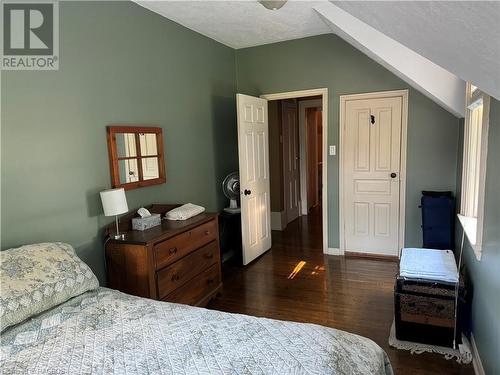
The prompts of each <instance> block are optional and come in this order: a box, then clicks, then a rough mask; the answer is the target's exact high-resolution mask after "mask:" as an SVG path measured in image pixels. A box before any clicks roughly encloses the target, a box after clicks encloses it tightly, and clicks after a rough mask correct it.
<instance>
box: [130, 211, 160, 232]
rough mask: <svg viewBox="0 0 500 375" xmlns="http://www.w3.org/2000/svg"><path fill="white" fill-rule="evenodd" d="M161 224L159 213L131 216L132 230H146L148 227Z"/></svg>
mask: <svg viewBox="0 0 500 375" xmlns="http://www.w3.org/2000/svg"><path fill="white" fill-rule="evenodd" d="M160 224H161V215H160V214H151V216H147V217H134V218H132V229H133V230H146V229H149V228H153V227H156V226H157V225H160Z"/></svg>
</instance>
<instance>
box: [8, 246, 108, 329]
mask: <svg viewBox="0 0 500 375" xmlns="http://www.w3.org/2000/svg"><path fill="white" fill-rule="evenodd" d="M97 287H99V281H98V280H97V278H96V277H95V275H94V274H93V272H92V271H91V270H90V268H89V267H88V266H87V265H86V264H85V263H84V262H82V261H81V260H80V258H78V256H77V255H76V254H75V250H74V249H73V247H71V245H68V244H65V243H60V242H56V243H39V244H33V245H26V246H21V247H18V248H16V249H9V250H5V251H0V331H3V330H4V329H5V328H7V327H10V326H12V325H14V324H17V323H20V322H22V321H23V320H26V319H27V318H29V317H31V316H33V315H36V314H39V313H41V312H43V311H45V310H48V309H50V308H52V307H54V306H56V305H59V304H61V303H63V302H65V301H67V300H69V299H70V298H73V297H76V296H78V295H80V294H82V293H84V292H86V291H88V290H92V289H96V288H97Z"/></svg>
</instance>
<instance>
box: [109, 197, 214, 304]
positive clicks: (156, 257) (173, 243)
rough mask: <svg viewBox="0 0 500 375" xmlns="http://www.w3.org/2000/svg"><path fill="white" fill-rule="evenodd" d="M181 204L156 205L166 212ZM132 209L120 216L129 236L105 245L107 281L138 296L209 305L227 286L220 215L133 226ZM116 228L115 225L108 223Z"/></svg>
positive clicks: (156, 209) (154, 209)
mask: <svg viewBox="0 0 500 375" xmlns="http://www.w3.org/2000/svg"><path fill="white" fill-rule="evenodd" d="M175 207H177V205H161V204H155V205H152V206H150V207H147V208H148V210H149V211H150V212H151V213H159V214H162V217H163V214H164V213H165V212H167V211H170V210H171V209H173V208H175ZM134 216H136V215H135V214H131V215H128V216H125V217H123V218H121V222H120V231H122V230H123V231H124V232H125V239H124V240H109V241H108V242H107V244H106V263H107V275H108V286H109V287H110V288H113V289H118V290H120V291H122V292H125V293H128V294H133V295H136V296H141V297H147V298H152V299H157V300H162V301H169V302H177V303H184V304H189V305H196V306H204V305H206V304H207V303H208V301H210V299H211V298H213V297H214V296H215V295H216V294H217V293H218V292H219V291H220V289H221V288H222V281H221V262H220V250H219V227H218V217H217V214H211V213H202V214H200V215H197V216H195V217H192V218H191V219H188V220H185V221H169V220H162V224H161V226H157V227H154V228H151V229H148V230H145V231H134V230H132V229H131V228H132V224H131V219H132V217H134ZM108 231H109V232H114V230H113V225H111V226H110V227H109V228H108Z"/></svg>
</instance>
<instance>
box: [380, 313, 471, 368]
mask: <svg viewBox="0 0 500 375" xmlns="http://www.w3.org/2000/svg"><path fill="white" fill-rule="evenodd" d="M389 345H390V346H392V347H393V348H396V349H402V350H408V351H409V352H410V353H411V354H422V353H426V352H427V353H438V354H441V355H442V356H444V358H446V359H455V360H456V361H457V362H458V363H464V364H466V363H471V362H472V352H471V349H470V343H469V340H467V338H466V337H465V336H463V335H462V343H461V344H459V345H458V349H452V348H447V347H444V346H435V345H428V344H420V343H417V342H411V341H402V340H398V339H397V338H396V328H395V326H394V322H392V327H391V333H390V335H389Z"/></svg>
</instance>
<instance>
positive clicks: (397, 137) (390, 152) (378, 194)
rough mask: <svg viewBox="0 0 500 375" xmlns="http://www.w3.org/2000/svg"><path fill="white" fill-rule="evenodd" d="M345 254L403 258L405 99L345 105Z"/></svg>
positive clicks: (378, 100)
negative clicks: (401, 199)
mask: <svg viewBox="0 0 500 375" xmlns="http://www.w3.org/2000/svg"><path fill="white" fill-rule="evenodd" d="M345 112H346V113H345V122H344V126H345V128H344V146H343V147H344V151H343V157H344V161H343V171H344V172H343V190H344V202H343V204H344V215H345V216H344V239H345V250H346V251H355V252H363V253H373V254H383V255H396V256H397V255H398V253H399V249H398V242H399V241H398V240H399V205H400V202H399V194H400V193H399V188H400V178H399V176H400V164H401V152H400V151H401V126H402V118H401V116H402V98H401V97H392V98H380V99H363V100H349V101H347V102H346V106H345Z"/></svg>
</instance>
